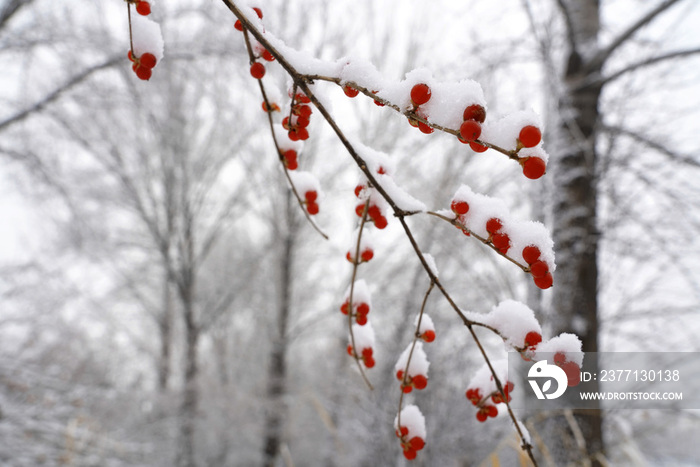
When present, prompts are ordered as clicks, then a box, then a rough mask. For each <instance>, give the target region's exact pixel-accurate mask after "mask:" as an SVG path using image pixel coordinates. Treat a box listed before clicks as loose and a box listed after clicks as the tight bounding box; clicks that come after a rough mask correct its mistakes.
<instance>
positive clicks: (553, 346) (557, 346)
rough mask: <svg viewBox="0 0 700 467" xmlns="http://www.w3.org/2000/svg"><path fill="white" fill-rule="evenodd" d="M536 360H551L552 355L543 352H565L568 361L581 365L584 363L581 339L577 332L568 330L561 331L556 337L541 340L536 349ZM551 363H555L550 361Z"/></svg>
mask: <svg viewBox="0 0 700 467" xmlns="http://www.w3.org/2000/svg"><path fill="white" fill-rule="evenodd" d="M535 350H536V351H535V360H551V359H552V357H551V356H549V359H547V355H542V354H550V353H551V354H556V353H559V352H561V353H563V354H564V355H566V361H569V362H574V363H576V364H577V365H578V366H579V367H580V366H581V365H583V352H581V339H579V337H578V336H577V335H575V334H570V333H567V332H564V333H561V334H559V335H558V336H556V337H552V338H551V339H549V340H548V341H545V342H541V343H540V344H538V345H537V348H536V349H535ZM550 363H553V362H551V361H550Z"/></svg>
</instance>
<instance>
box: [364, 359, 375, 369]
mask: <svg viewBox="0 0 700 467" xmlns="http://www.w3.org/2000/svg"><path fill="white" fill-rule="evenodd" d="M365 366H366V367H367V368H372V367H374V358H372V357H369V358H365Z"/></svg>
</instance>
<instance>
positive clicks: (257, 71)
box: [250, 62, 265, 79]
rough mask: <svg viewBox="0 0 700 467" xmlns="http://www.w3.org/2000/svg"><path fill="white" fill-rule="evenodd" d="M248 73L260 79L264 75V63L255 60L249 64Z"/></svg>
mask: <svg viewBox="0 0 700 467" xmlns="http://www.w3.org/2000/svg"><path fill="white" fill-rule="evenodd" d="M250 75H251V76H252V77H253V78H255V79H262V77H263V76H265V65H263V64H262V63H260V62H255V63H253V64H252V65H251V66H250Z"/></svg>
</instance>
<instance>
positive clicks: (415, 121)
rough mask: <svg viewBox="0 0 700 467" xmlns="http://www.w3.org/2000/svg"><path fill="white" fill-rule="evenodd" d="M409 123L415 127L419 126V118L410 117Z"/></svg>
mask: <svg viewBox="0 0 700 467" xmlns="http://www.w3.org/2000/svg"><path fill="white" fill-rule="evenodd" d="M408 123H409V124H410V125H411V126H412V127H415V128H418V120H416V119H415V118H411V117H408Z"/></svg>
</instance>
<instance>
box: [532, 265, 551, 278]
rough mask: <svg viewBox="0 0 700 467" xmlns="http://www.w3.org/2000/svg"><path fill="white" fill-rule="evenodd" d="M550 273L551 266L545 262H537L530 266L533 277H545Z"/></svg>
mask: <svg viewBox="0 0 700 467" xmlns="http://www.w3.org/2000/svg"><path fill="white" fill-rule="evenodd" d="M548 273H549V266H548V265H547V263H545V262H544V261H535V262H534V263H532V265H531V266H530V274H532V277H544V276H545V275H546V274H548Z"/></svg>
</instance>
